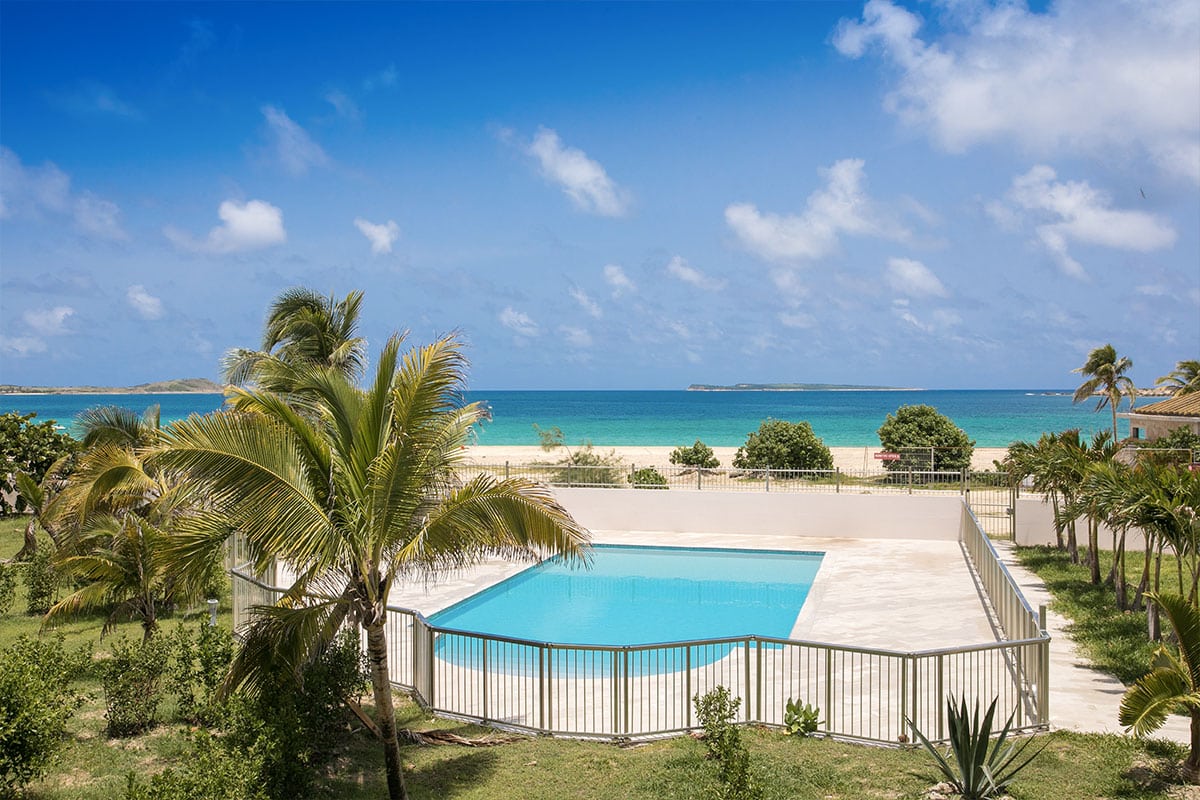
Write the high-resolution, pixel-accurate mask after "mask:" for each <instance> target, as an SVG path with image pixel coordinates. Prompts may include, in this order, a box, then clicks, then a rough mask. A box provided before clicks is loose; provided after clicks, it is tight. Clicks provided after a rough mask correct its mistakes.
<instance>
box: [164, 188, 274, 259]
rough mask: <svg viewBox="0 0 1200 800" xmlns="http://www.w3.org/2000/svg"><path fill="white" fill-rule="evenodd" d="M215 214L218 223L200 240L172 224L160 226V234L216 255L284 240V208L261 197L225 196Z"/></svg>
mask: <svg viewBox="0 0 1200 800" xmlns="http://www.w3.org/2000/svg"><path fill="white" fill-rule="evenodd" d="M217 216H218V217H220V219H221V224H220V225H217V226H216V227H215V228H213V229H212V230H210V231H209V232H208V236H207V237H205V238H204V239H202V240H197V239H196V238H195V237H193V236H192V235H191V234H190V233H187V232H186V231H181V230H179V229H178V228H175V227H172V226H167V227H166V228H163V235H165V236H166V237H167V238H168V239H169V240H170V241H171V242H172V244H174V245H175V246H176V247H178V248H180V249H182V250H191V251H193V252H197V253H213V254H218V255H219V254H224V253H238V252H243V251H247V250H261V249H263V248H265V247H271V246H273V245H277V244H283V243H284V242H286V241H287V232H286V231H284V229H283V212H282V211H280V210H279V209H278V208H276V207H275V206H273V205H271V204H270V203H268V202H266V201H264V200H248V201H246V202H245V203H238V202H237V201H236V200H226V201H225V202H223V203H221V205H220V207H219V208H218V209H217Z"/></svg>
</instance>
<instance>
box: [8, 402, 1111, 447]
mask: <svg viewBox="0 0 1200 800" xmlns="http://www.w3.org/2000/svg"><path fill="white" fill-rule="evenodd" d="M1069 394H1070V393H1069V392H1066V391H1065V390H1044V389H1020V390H1011V389H1005V390H964V389H956V390H949V389H930V390H925V391H913V392H906V391H895V392H893V391H880V392H864V391H840V392H836V391H835V392H687V391H494V392H489V391H473V392H470V393H468V395H467V399H468V400H479V401H482V402H484V403H487V404H488V405H489V406H490V407H491V409H492V422H490V423H488V424H486V425H484V426H483V428H482V430H480V431H479V434H478V443H479V444H482V445H536V444H537V443H538V441H537V436H536V435H535V434H534V431H533V425H534V424H535V423H536V424H537V425H540V426H541V427H543V428H547V427H550V426H553V425H557V426H558V427H560V428H562V431H563V433H564V434H565V435H566V437H567V440H568V442H571V443H576V442H580V441H583V440H585V439H586V440H590V441H592V442H595V443H596V444H604V445H613V446H616V445H649V446H655V445H661V446H676V445H680V444H691V443H692V442H693V441H695V440H696V439H703V440H704V441H705V442H706V443H708V444H709V445H712V446H736V445H740V444H742V443H744V442H745V440H746V434H747V433H748V432H750V431H752V430H754V429H756V428H757V427H758V424H759V422H760V421H762V420H764V419H766V418H768V417H774V418H776V419H788V420H807V421H808V422H810V423H811V424H812V426H813V430H815V431H816V433H817V435H818V436H820V437H821V438H822V439H824V440H825V443H826V444H827V445H830V446H832V447H850V446H874V445H877V444H878V443H879V439H878V437H877V436H876V433H875V432H876V430H878V428H879V426H880V425H881V424H883V421H884V419H885V418H886V417H887V415H888V414H889V413H890V412H892V411H895V410H896V408H897V407H898V406H900V405H903V404H913V403H924V404H927V405H932V406H934V407H936V408H937V409H938V410H939V411H940V412H942V413H943V414H945V415H947V416H948V417H950V418H951V419H953V420H954V421H955V423H957V424H958V426H959V427H960V428H962V429H963V430H965V431H966V432H967V433H968V434H969V435H970V436H971V438H973V439H974V440H975V442H976V444H977V445H978V446H980V447H1005V446H1007V445H1008V444H1010V443H1011V442H1013V441H1016V440H1019V439H1024V440H1036V439H1037V437H1038V436H1040V435H1041V434H1042V433H1044V432H1046V431H1061V430H1066V429H1068V428H1081V429H1082V430H1083V431H1084V433H1086V434H1088V435H1090V434H1092V433H1093V432H1095V431H1097V430H1103V429H1105V428H1107V427H1108V426H1109V425H1110V424H1111V417H1110V416H1109V413H1108V410H1107V409H1105V410H1104V411H1103V412H1100V413H1095V412H1094V411H1093V408H1094V407H1095V403H1094V402H1088V403H1084V404H1081V405H1073V404H1072V403H1071V398H1070V396H1069ZM221 402H222V397H221V395H219V394H160V395H145V394H143V395H25V396H18V395H7V396H0V412H7V411H22V412H30V411H36V412H37V414H38V418H39V419H56V420H58V421H59V422H60V423H62V424H63V425H65V426H67V427H68V428H69V427H70V421H71V420H73V419H74V417H75V415H76V414H78V413H79V412H80V411H83V410H84V409H85V408H89V407H91V406H95V405H104V404H118V405H123V406H126V407H128V408H132V409H135V410H138V411H140V410H142V409H144V408H146V406H148V405H151V404H153V403H158V404H159V405H160V406H161V407H162V416H163V420H164V421H169V420H172V419H179V418H181V417H186V416H187V415H188V414H192V413H207V412H209V411H213V410H215V409H217V408H219V407H220V406H221ZM1120 427H1121V434H1122V436H1124V435H1126V434H1127V433H1128V425H1127V423H1126V422H1125V421H1124V420H1121V421H1120Z"/></svg>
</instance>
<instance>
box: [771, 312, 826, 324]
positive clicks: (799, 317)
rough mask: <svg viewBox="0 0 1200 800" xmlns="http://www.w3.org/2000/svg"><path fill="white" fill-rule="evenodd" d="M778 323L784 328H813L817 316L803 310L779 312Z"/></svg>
mask: <svg viewBox="0 0 1200 800" xmlns="http://www.w3.org/2000/svg"><path fill="white" fill-rule="evenodd" d="M779 324H780V325H783V326H784V327H785V328H815V327H817V318H816V317H814V316H813V315H812V314H806V313H804V312H803V311H792V312H787V311H785V312H780V314H779Z"/></svg>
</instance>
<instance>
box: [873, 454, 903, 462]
mask: <svg viewBox="0 0 1200 800" xmlns="http://www.w3.org/2000/svg"><path fill="white" fill-rule="evenodd" d="M875 459H876V460H877V461H899V460H900V454H899V453H876V454H875Z"/></svg>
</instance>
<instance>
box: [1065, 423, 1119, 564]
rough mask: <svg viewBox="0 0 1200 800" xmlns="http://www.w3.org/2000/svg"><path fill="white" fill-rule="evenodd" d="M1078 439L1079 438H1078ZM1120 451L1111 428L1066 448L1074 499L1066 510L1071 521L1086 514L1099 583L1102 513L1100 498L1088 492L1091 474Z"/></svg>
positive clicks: (1091, 557) (1091, 559) (1090, 552)
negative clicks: (1111, 434) (1084, 444)
mask: <svg viewBox="0 0 1200 800" xmlns="http://www.w3.org/2000/svg"><path fill="white" fill-rule="evenodd" d="M1076 441H1078V439H1076ZM1116 452H1117V445H1116V443H1115V442H1114V441H1113V439H1112V437H1111V436H1110V435H1109V433H1108V431H1100V432H1099V433H1097V434H1095V435H1094V436H1093V437H1092V442H1091V445H1090V446H1084V447H1079V448H1076V447H1070V446H1068V447H1066V448H1064V451H1063V455H1064V456H1065V457H1066V458H1067V459H1068V461H1067V463H1065V464H1064V466H1065V467H1066V469H1068V470H1069V471H1070V474H1069V476H1068V479H1069V480H1070V481H1071V483H1072V489H1071V493H1072V495H1073V497H1072V501H1071V503H1070V504H1068V505H1067V506H1066V507H1065V508H1064V509H1063V511H1064V513H1066V514H1067V515H1068V518H1069V519H1070V520H1072V521H1073V520H1075V519H1078V518H1079V517H1081V516H1082V517H1084V518H1086V520H1087V528H1088V559H1087V563H1088V571H1089V573H1090V575H1091V581H1092V583H1093V584H1096V585H1098V584H1099V583H1100V522H1101V517H1102V516H1103V514H1102V510H1101V506H1100V502H1099V500H1100V498H1099V497H1098V496H1097V495H1096V493H1094V492H1090V491H1088V484H1087V480H1088V476H1089V475H1090V474H1091V473H1092V472H1093V470H1094V469H1095V468H1096V467H1097V466H1098V465H1102V464H1105V463H1109V462H1111V461H1112V458H1113V456H1114V455H1116Z"/></svg>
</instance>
